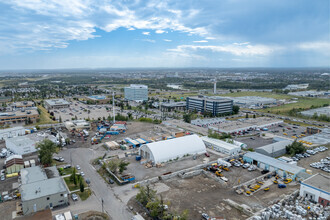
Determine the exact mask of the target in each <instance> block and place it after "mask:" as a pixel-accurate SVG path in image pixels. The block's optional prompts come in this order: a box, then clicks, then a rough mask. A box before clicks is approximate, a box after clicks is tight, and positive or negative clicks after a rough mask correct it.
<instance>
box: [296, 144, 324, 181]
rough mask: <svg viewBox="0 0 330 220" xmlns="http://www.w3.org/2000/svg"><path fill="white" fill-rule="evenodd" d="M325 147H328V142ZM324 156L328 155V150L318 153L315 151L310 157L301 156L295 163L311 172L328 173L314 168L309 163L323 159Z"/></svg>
mask: <svg viewBox="0 0 330 220" xmlns="http://www.w3.org/2000/svg"><path fill="white" fill-rule="evenodd" d="M327 147H328V148H330V145H329V144H328V145H327ZM326 157H330V150H326V151H324V152H319V153H317V154H315V155H311V156H310V157H307V158H302V159H300V160H299V161H298V163H297V165H298V166H301V167H304V168H306V169H308V170H311V171H312V173H313V174H316V173H323V174H326V175H329V173H327V172H324V171H323V170H321V169H316V168H313V167H311V166H310V164H311V163H314V162H320V160H321V159H324V158H326Z"/></svg>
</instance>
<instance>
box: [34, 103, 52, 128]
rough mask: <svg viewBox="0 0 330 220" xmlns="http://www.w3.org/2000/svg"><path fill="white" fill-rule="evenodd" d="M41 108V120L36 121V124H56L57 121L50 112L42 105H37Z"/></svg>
mask: <svg viewBox="0 0 330 220" xmlns="http://www.w3.org/2000/svg"><path fill="white" fill-rule="evenodd" d="M37 107H38V109H39V110H40V121H39V122H38V123H36V124H35V125H42V124H56V123H57V121H53V120H52V119H51V118H50V114H48V111H47V110H46V109H45V108H44V107H42V106H41V105H38V106H37Z"/></svg>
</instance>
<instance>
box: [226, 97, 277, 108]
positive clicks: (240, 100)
mask: <svg viewBox="0 0 330 220" xmlns="http://www.w3.org/2000/svg"><path fill="white" fill-rule="evenodd" d="M225 98H227V99H231V100H233V102H234V105H238V106H240V107H246V108H258V107H263V106H266V105H276V104H277V100H276V99H273V98H266V97H260V96H242V97H225Z"/></svg>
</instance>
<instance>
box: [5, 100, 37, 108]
mask: <svg viewBox="0 0 330 220" xmlns="http://www.w3.org/2000/svg"><path fill="white" fill-rule="evenodd" d="M10 106H11V107H12V108H13V109H16V108H20V109H21V108H31V107H35V104H34V102H32V101H21V102H13V103H11V104H10Z"/></svg>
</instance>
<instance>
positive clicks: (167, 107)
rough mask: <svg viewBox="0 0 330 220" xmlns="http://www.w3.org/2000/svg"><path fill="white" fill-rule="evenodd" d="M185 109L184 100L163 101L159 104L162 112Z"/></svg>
mask: <svg viewBox="0 0 330 220" xmlns="http://www.w3.org/2000/svg"><path fill="white" fill-rule="evenodd" d="M185 109H186V102H169V103H168V102H163V103H161V105H160V110H161V111H164V112H172V111H184V110H185Z"/></svg>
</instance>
